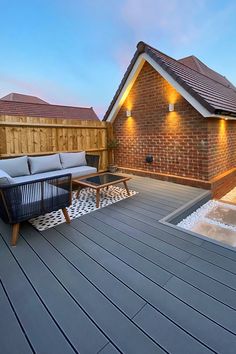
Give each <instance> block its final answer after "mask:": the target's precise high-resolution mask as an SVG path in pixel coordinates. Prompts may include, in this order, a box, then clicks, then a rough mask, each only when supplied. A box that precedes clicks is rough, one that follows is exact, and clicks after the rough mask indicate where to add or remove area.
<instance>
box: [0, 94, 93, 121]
mask: <svg viewBox="0 0 236 354" xmlns="http://www.w3.org/2000/svg"><path fill="white" fill-rule="evenodd" d="M9 96H10V98H11V99H10V100H7V99H6V98H7V97H9ZM16 99H19V101H16ZM31 100H32V101H37V100H39V101H41V102H31ZM0 115H9V116H28V117H43V118H62V119H79V120H99V118H98V116H97V115H96V113H95V112H94V110H93V108H92V107H88V108H87V107H72V106H61V105H55V104H49V103H47V102H44V101H43V100H41V99H40V98H38V97H34V96H27V95H21V94H10V95H7V96H5V97H3V98H1V99H0Z"/></svg>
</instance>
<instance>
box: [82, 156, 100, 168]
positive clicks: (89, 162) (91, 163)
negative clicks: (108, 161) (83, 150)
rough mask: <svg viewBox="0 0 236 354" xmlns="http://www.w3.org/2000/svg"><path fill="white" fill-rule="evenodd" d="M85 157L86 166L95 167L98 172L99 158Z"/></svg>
mask: <svg viewBox="0 0 236 354" xmlns="http://www.w3.org/2000/svg"><path fill="white" fill-rule="evenodd" d="M85 157H86V161H87V165H88V166H91V167H96V169H97V171H98V170H99V160H100V156H99V155H90V154H86V155H85Z"/></svg>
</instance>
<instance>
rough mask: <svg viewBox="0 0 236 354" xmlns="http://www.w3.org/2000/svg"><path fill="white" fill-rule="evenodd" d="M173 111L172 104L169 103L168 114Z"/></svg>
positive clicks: (173, 106)
mask: <svg viewBox="0 0 236 354" xmlns="http://www.w3.org/2000/svg"><path fill="white" fill-rule="evenodd" d="M174 110H175V105H174V103H169V112H173V111H174Z"/></svg>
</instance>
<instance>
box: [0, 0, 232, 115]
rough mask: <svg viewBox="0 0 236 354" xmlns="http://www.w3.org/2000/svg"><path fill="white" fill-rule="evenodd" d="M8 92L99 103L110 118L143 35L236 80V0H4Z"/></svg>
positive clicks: (1, 36) (3, 86)
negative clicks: (119, 87) (113, 99)
mask: <svg viewBox="0 0 236 354" xmlns="http://www.w3.org/2000/svg"><path fill="white" fill-rule="evenodd" d="M0 8H1V11H0V23H1V26H0V43H1V47H0V48H1V51H0V53H1V55H0V97H1V96H3V95H5V94H7V93H9V92H20V93H25V94H32V95H36V96H39V97H41V98H42V99H45V100H46V101H48V102H49V103H55V104H65V105H78V106H79V105H80V106H93V107H94V108H95V110H96V112H97V113H98V114H99V116H100V117H102V115H103V113H104V112H105V110H106V109H107V107H108V105H109V103H110V101H111V99H112V97H113V95H114V93H115V90H116V89H117V87H118V85H119V83H120V80H121V78H122V76H123V74H124V71H125V69H126V67H127V65H128V63H129V61H130V60H131V58H132V55H133V53H134V51H135V49H136V44H137V42H138V41H140V40H143V41H146V42H147V43H149V44H151V45H153V46H154V47H156V48H158V49H159V50H161V51H163V52H165V53H166V54H169V55H170V56H173V57H174V58H176V59H178V58H181V57H184V56H187V55H191V54H194V55H196V56H197V57H198V58H199V59H201V60H202V61H203V62H205V63H206V64H207V65H208V66H210V67H211V68H212V69H214V70H216V71H218V72H220V73H221V74H223V75H225V76H227V78H228V79H229V80H230V81H232V82H233V83H234V84H235V85H236V65H235V64H236V59H235V58H236V40H235V38H236V21H235V16H236V1H235V0H224V1H222V0H191V1H190V0H168V1H166V0H77V1H75V0H66V1H65V0H40V1H38V0H31V1H25V0H19V1H15V0H11V1H9V0H0Z"/></svg>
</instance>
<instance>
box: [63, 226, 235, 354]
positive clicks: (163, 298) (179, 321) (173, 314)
mask: <svg viewBox="0 0 236 354" xmlns="http://www.w3.org/2000/svg"><path fill="white" fill-rule="evenodd" d="M74 223H75V222H73V224H74ZM60 227H61V226H58V228H60ZM78 230H79V226H78ZM65 236H66V237H68V238H69V239H72V240H73V242H74V243H75V244H78V246H79V247H84V250H85V252H86V253H88V254H90V256H91V257H93V258H94V259H96V261H97V262H99V263H100V264H102V265H103V266H104V267H106V268H107V269H109V271H110V272H112V273H113V274H114V275H115V276H116V277H117V278H119V279H120V280H121V281H122V282H124V283H125V284H127V286H129V287H130V288H131V289H133V291H135V292H137V293H138V294H139V295H140V296H142V297H143V298H144V299H145V301H147V302H148V303H149V304H151V305H152V306H153V307H155V308H156V310H158V311H159V312H161V313H162V314H163V315H164V316H165V317H167V318H168V319H169V320H171V321H172V322H174V323H175V324H176V325H178V326H180V327H181V328H182V329H183V330H185V331H186V332H187V333H189V334H190V335H192V336H193V337H194V338H196V339H198V340H199V341H201V342H202V343H204V344H205V345H207V346H209V347H210V348H211V349H212V350H216V351H217V350H219V349H222V344H221V339H220V338H221V336H223V337H224V340H225V342H224V344H225V343H226V341H229V342H230V343H231V346H232V347H234V346H235V345H236V337H235V336H234V335H232V334H231V333H230V332H228V331H227V330H225V329H224V328H222V327H221V326H219V325H217V324H216V323H214V322H212V321H211V320H209V319H208V318H206V317H205V316H203V315H201V314H200V313H198V312H197V311H195V310H194V309H193V308H191V307H189V306H188V305H186V304H185V303H183V302H182V301H180V300H179V299H177V298H176V297H175V296H173V295H172V294H170V293H169V292H166V291H165V290H164V289H163V288H161V287H160V286H158V285H157V284H155V283H154V282H153V281H151V280H150V279H148V278H147V277H145V276H144V275H143V274H141V273H139V272H137V271H136V270H135V269H132V268H131V269H130V268H129V266H128V265H127V264H125V263H124V262H122V261H120V258H119V259H118V260H117V261H116V262H114V255H113V252H112V251H111V250H110V247H108V245H107V243H105V244H104V242H102V235H101V234H98V233H94V232H93V233H91V235H90V236H89V239H90V242H89V240H88V239H87V240H86V238H88V236H86V237H84V236H82V235H81V232H79V231H78V233H77V234H76V233H73V234H72V233H71V232H68V233H66V235H65ZM94 243H96V244H97V247H96V245H94ZM106 248H107V249H106ZM109 251H110V252H109ZM109 253H110V254H109ZM218 342H219V343H218ZM232 347H231V348H229V349H227V350H228V351H229V353H230V352H231V353H233V351H232Z"/></svg>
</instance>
